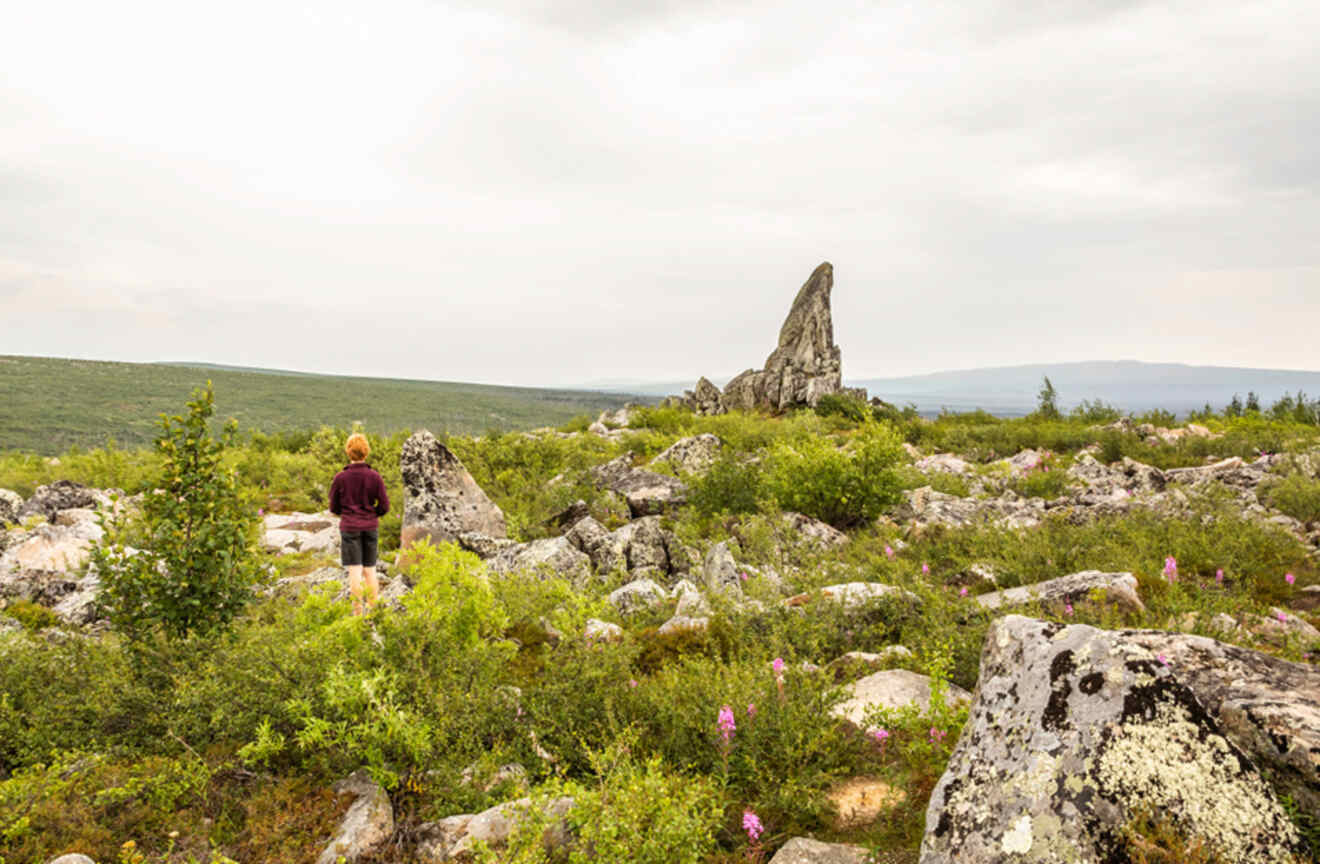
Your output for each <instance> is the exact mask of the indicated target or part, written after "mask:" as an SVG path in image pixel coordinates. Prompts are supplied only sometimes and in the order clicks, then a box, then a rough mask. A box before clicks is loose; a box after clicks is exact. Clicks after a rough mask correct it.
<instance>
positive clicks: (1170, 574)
mask: <svg viewBox="0 0 1320 864" xmlns="http://www.w3.org/2000/svg"><path fill="white" fill-rule="evenodd" d="M1164 575H1165V577H1166V578H1168V580H1169V581H1170V582H1177V581H1178V559H1177V558H1174V557H1173V556H1172V555H1170V556H1168V557H1167V558H1165V559H1164Z"/></svg>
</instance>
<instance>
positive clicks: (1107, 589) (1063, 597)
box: [976, 570, 1146, 612]
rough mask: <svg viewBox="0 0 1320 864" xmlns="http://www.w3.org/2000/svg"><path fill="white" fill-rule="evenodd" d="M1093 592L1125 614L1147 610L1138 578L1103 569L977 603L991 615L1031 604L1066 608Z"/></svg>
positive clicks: (994, 594)
mask: <svg viewBox="0 0 1320 864" xmlns="http://www.w3.org/2000/svg"><path fill="white" fill-rule="evenodd" d="M1093 591H1095V592H1099V593H1100V594H1101V595H1103V597H1104V599H1105V602H1107V603H1113V604H1114V605H1116V606H1118V607H1119V608H1121V609H1123V610H1125V611H1128V612H1144V611H1145V609H1146V607H1145V605H1144V604H1143V603H1142V602H1141V597H1140V596H1139V595H1138V594H1137V578H1136V577H1135V576H1133V575H1132V574H1131V573H1105V572H1102V571H1100V570H1083V571H1082V572H1080V573H1070V574H1068V575H1067V576H1060V577H1059V578H1057V579H1047V580H1046V581H1044V582H1037V583H1036V584H1034V585H1022V586H1019V587H1017V588H1006V589H1004V590H1002V591H992V592H991V593H989V594H978V595H977V596H976V603H977V605H979V606H980V607H981V608H982V609H985V610H986V611H988V612H998V611H1000V610H1001V609H1010V608H1013V607H1015V606H1026V605H1027V604H1028V603H1040V604H1041V605H1043V606H1057V607H1063V606H1064V604H1066V603H1077V602H1080V601H1082V600H1085V599H1087V598H1088V597H1090V596H1091V592H1093Z"/></svg>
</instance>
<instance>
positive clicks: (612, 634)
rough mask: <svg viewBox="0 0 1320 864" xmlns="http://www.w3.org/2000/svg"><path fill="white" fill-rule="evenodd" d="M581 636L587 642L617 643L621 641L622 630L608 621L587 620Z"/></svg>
mask: <svg viewBox="0 0 1320 864" xmlns="http://www.w3.org/2000/svg"><path fill="white" fill-rule="evenodd" d="M582 636H583V638H584V639H586V640H587V641H588V642H618V641H620V640H622V639H623V628H622V627H620V626H619V625H618V624H615V623H613V622H610V621H601V620H600V619H599V618H588V619H587V625H586V627H585V628H584V629H583V630H582Z"/></svg>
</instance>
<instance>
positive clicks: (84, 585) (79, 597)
mask: <svg viewBox="0 0 1320 864" xmlns="http://www.w3.org/2000/svg"><path fill="white" fill-rule="evenodd" d="M100 596H101V579H100V577H99V576H97V575H96V574H95V573H89V574H87V575H86V576H84V577H83V578H81V579H79V580H78V585H77V587H76V588H74V590H73V591H71V592H69V593H68V594H65V595H64V596H63V597H61V598H60V600H59V602H58V603H56V604H55V605H54V606H52V607H51V610H50V611H52V612H54V613H55V614H56V615H57V616H58V617H59V619H60V620H61V621H63V622H64V623H66V624H73V625H75V626H84V625H87V624H91V623H92V622H93V621H95V620H96V619H97V617H98V615H97V613H98V611H99V609H98V607H97V602H96V601H97V599H98V598H99V597H100Z"/></svg>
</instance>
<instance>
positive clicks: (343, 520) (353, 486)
mask: <svg viewBox="0 0 1320 864" xmlns="http://www.w3.org/2000/svg"><path fill="white" fill-rule="evenodd" d="M344 452H346V453H347V454H348V465H347V466H345V468H344V470H343V471H340V472H339V473H338V474H336V475H335V479H334V481H333V482H332V483H331V484H330V512H331V513H333V514H335V515H336V516H338V517H339V538H340V541H341V542H340V547H339V548H340V554H339V560H340V561H341V562H342V563H343V565H344V566H345V567H347V568H348V591H349V593H350V594H352V595H353V614H354V615H361V614H362V613H363V603H362V574H363V571H364V570H365V572H366V576H367V599H366V608H367V609H370V608H371V607H372V606H375V605H376V599H377V598H378V597H379V596H380V583H379V582H377V581H376V541H377V535H376V528H377V525H378V524H379V523H378V522H377V519H378V518H379V517H381V516H384V515H385V514H386V513H388V512H390V498H389V496H388V495H386V494H385V481H384V480H382V479H380V475H379V474H377V473H376V472H375V470H373V469H372V467H371V466H370V465H368V464H367V455H368V454H369V453H370V452H371V445H370V444H368V443H367V439H366V437H365V436H363V435H358V434H356V433H355V434H353V435H350V436H348V441H346V442H345V443H344Z"/></svg>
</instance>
